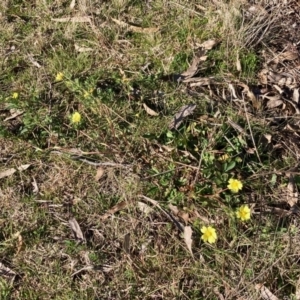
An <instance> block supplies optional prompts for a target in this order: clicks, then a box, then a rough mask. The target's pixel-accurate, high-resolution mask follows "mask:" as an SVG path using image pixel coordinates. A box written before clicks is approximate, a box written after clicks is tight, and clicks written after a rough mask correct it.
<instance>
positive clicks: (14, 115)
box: [4, 109, 24, 122]
mask: <svg viewBox="0 0 300 300" xmlns="http://www.w3.org/2000/svg"><path fill="white" fill-rule="evenodd" d="M10 113H11V116H10V117H8V118H6V119H5V120H4V122H6V121H9V120H12V119H15V118H17V117H19V116H21V115H22V114H24V111H23V110H19V109H11V110H10Z"/></svg>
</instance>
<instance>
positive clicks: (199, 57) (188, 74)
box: [181, 50, 207, 79]
mask: <svg viewBox="0 0 300 300" xmlns="http://www.w3.org/2000/svg"><path fill="white" fill-rule="evenodd" d="M205 53H206V51H205V50H200V53H198V55H196V56H195V57H194V58H193V61H192V64H191V65H190V66H189V68H188V69H187V70H186V71H185V72H183V73H181V76H183V77H185V79H187V78H190V77H192V76H194V75H195V74H196V73H197V71H198V66H199V63H200V62H201V61H206V59H207V56H206V55H205Z"/></svg>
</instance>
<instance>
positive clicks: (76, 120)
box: [71, 111, 81, 124]
mask: <svg viewBox="0 0 300 300" xmlns="http://www.w3.org/2000/svg"><path fill="white" fill-rule="evenodd" d="M80 121H81V114H80V113H79V112H77V111H76V112H74V113H73V115H72V116H71V122H72V123H73V124H78V123H79V122H80Z"/></svg>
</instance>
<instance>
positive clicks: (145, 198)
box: [139, 195, 184, 232]
mask: <svg viewBox="0 0 300 300" xmlns="http://www.w3.org/2000/svg"><path fill="white" fill-rule="evenodd" d="M139 197H140V198H143V199H144V200H146V201H148V202H150V203H151V204H152V205H154V206H156V207H157V208H158V209H160V210H161V211H162V212H163V213H164V214H165V216H166V217H167V218H168V219H169V220H170V221H172V222H173V223H174V224H175V225H176V227H177V228H178V229H179V230H180V231H181V232H183V231H184V228H183V227H182V225H181V224H180V223H179V222H178V221H177V220H176V219H175V218H174V217H173V216H172V215H171V214H169V213H168V212H167V211H166V210H164V209H163V208H162V207H161V206H160V205H159V204H158V202H157V201H155V200H153V199H151V198H149V197H146V196H144V195H139Z"/></svg>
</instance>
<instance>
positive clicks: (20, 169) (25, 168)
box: [17, 164, 31, 172]
mask: <svg viewBox="0 0 300 300" xmlns="http://www.w3.org/2000/svg"><path fill="white" fill-rule="evenodd" d="M30 166H31V165H30V164H27V165H21V166H20V167H18V168H17V169H18V171H20V172H22V171H25V170H27V169H28V168H29V167H30Z"/></svg>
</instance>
